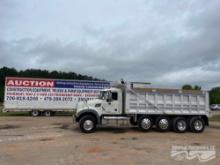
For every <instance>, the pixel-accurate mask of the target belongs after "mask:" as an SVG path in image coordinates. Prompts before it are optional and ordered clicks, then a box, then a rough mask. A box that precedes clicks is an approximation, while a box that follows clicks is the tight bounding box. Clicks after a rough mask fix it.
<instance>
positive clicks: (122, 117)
mask: <svg viewBox="0 0 220 165" xmlns="http://www.w3.org/2000/svg"><path fill="white" fill-rule="evenodd" d="M103 119H106V120H128V119H130V117H126V116H104V117H103Z"/></svg>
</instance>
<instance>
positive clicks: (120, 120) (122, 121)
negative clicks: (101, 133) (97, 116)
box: [102, 116, 130, 126]
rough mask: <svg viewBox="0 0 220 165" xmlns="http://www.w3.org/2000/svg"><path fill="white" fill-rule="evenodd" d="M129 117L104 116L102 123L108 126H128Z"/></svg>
mask: <svg viewBox="0 0 220 165" xmlns="http://www.w3.org/2000/svg"><path fill="white" fill-rule="evenodd" d="M129 119H130V118H129V117H125V116H104V117H103V118H102V125H109V126H128V125H129V123H130V120H129Z"/></svg>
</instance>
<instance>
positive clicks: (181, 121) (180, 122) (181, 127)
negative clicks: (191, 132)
mask: <svg viewBox="0 0 220 165" xmlns="http://www.w3.org/2000/svg"><path fill="white" fill-rule="evenodd" d="M187 129H188V124H187V121H186V119H185V118H184V117H176V118H174V119H173V130H174V131H175V132H178V133H184V132H186V131H187Z"/></svg>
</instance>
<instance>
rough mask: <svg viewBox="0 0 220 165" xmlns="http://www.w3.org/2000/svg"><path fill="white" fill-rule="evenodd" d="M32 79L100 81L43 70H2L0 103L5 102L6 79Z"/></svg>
mask: <svg viewBox="0 0 220 165" xmlns="http://www.w3.org/2000/svg"><path fill="white" fill-rule="evenodd" d="M7 76H8V77H9V76H10V77H32V78H54V79H73V80H74V79H75V80H99V79H97V78H93V77H91V76H87V75H81V74H77V73H75V72H61V71H55V70H54V71H48V70H41V69H26V70H16V69H15V68H8V67H2V68H0V102H3V101H4V86H5V77H7Z"/></svg>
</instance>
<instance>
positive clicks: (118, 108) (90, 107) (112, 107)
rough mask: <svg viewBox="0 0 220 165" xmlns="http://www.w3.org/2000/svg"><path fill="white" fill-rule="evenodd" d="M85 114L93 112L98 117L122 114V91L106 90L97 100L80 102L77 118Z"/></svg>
mask: <svg viewBox="0 0 220 165" xmlns="http://www.w3.org/2000/svg"><path fill="white" fill-rule="evenodd" d="M85 112H90V113H91V112H92V113H94V114H96V115H98V116H102V115H119V114H121V113H122V92H121V90H120V89H118V88H109V89H105V90H102V91H100V94H99V97H98V98H97V99H94V100H89V101H84V102H79V103H78V105H77V110H76V118H77V117H79V116H80V115H81V114H84V113H85Z"/></svg>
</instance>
